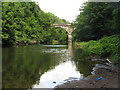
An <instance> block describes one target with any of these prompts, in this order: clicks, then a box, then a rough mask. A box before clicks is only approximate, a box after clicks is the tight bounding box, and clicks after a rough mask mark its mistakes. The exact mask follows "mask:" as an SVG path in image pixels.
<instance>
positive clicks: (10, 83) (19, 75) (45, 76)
mask: <svg viewBox="0 0 120 90" xmlns="http://www.w3.org/2000/svg"><path fill="white" fill-rule="evenodd" d="M2 51H3V72H2V74H3V88H52V87H54V86H56V85H58V84H61V83H64V82H66V81H69V80H73V79H79V78H82V77H84V76H86V75H88V74H89V73H90V72H91V68H92V67H93V66H92V64H90V63H89V62H85V61H83V62H81V61H80V60H79V58H80V57H79V56H80V55H82V52H81V51H80V50H73V48H72V45H68V48H67V47H66V46H59V45H57V46H55V45H53V46H40V45H33V46H26V47H14V48H3V50H2ZM78 53H79V54H78ZM83 75H84V76H83Z"/></svg>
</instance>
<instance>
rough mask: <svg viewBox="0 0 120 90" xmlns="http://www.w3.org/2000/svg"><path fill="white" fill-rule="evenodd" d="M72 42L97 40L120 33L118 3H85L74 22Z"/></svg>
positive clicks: (119, 3)
mask: <svg viewBox="0 0 120 90" xmlns="http://www.w3.org/2000/svg"><path fill="white" fill-rule="evenodd" d="M74 27H75V28H76V30H75V31H74V34H73V35H74V40H75V41H89V40H98V39H100V38H102V37H105V36H111V35H114V34H119V33H120V2H111V3H110V2H87V3H85V4H84V5H83V7H81V8H80V14H79V15H78V16H77V19H76V21H75V22H74Z"/></svg>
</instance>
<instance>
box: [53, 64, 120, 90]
mask: <svg viewBox="0 0 120 90" xmlns="http://www.w3.org/2000/svg"><path fill="white" fill-rule="evenodd" d="M118 73H119V70H118V66H117V65H113V64H110V63H105V64H96V66H95V67H94V68H93V71H92V72H91V75H89V76H87V77H85V78H83V79H80V80H73V81H69V82H66V83H64V84H61V85H57V86H56V87H55V88H54V90H57V89H59V88H118V87H119V86H118V85H119V84H118Z"/></svg>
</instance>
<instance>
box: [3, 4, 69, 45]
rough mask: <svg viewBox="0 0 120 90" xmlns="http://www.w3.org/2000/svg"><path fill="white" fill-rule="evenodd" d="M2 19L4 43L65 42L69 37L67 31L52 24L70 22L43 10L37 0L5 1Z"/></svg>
mask: <svg viewBox="0 0 120 90" xmlns="http://www.w3.org/2000/svg"><path fill="white" fill-rule="evenodd" d="M2 20H3V21H2V42H3V43H2V44H3V45H17V44H26V43H52V40H57V41H58V42H64V43H65V42H66V39H67V35H66V31H65V30H63V29H56V28H54V27H53V26H52V24H53V23H59V24H64V23H68V22H67V21H66V20H64V19H60V18H58V17H56V16H55V15H54V14H52V13H50V12H49V13H46V12H44V11H42V10H41V9H40V7H39V6H38V4H36V3H35V2H3V3H2ZM59 32H60V33H59ZM54 35H55V36H54ZM63 37H64V38H63Z"/></svg>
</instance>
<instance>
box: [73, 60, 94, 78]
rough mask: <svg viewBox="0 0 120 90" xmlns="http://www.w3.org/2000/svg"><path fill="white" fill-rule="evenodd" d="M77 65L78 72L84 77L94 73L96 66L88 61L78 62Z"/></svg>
mask: <svg viewBox="0 0 120 90" xmlns="http://www.w3.org/2000/svg"><path fill="white" fill-rule="evenodd" d="M75 64H76V67H77V70H78V71H79V72H80V73H81V74H83V75H84V76H88V75H89V74H90V73H91V72H92V68H93V67H94V64H93V63H90V62H88V61H76V63H75Z"/></svg>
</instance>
